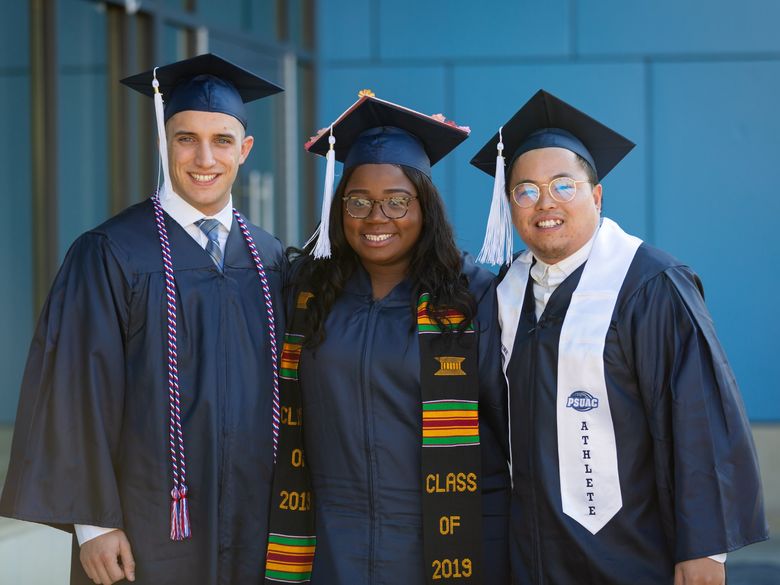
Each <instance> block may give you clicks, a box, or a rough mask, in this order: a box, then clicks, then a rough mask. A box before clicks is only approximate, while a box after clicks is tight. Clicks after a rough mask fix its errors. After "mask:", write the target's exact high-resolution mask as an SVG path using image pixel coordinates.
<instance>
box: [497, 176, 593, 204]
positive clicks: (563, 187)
mask: <svg viewBox="0 0 780 585" xmlns="http://www.w3.org/2000/svg"><path fill="white" fill-rule="evenodd" d="M579 183H590V181H575V180H574V179H572V178H571V177H558V178H557V179H553V180H552V181H550V182H549V183H542V184H541V185H537V184H536V183H518V184H517V185H515V186H514V187H513V188H512V201H514V202H515V204H516V205H517V206H518V207H531V206H532V205H534V204H535V203H536V202H537V201H539V195H540V194H541V187H547V191H548V193H550V197H552V198H553V199H554V200H555V201H557V202H558V203H568V202H569V201H571V200H572V199H574V197H575V196H576V195H577V185H578V184H579Z"/></svg>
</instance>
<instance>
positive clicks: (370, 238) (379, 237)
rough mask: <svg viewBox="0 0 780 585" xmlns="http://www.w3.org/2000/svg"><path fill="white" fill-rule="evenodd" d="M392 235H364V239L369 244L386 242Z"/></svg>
mask: <svg viewBox="0 0 780 585" xmlns="http://www.w3.org/2000/svg"><path fill="white" fill-rule="evenodd" d="M391 235H392V234H363V237H364V238H366V239H367V240H368V241H369V242H384V241H385V240H386V239H388V238H389V237H390V236H391Z"/></svg>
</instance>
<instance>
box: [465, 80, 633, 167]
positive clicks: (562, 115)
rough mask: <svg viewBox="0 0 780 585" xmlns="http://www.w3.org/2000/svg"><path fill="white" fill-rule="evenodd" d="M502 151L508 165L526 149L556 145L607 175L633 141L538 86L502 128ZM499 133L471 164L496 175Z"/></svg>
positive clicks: (629, 148) (629, 149) (631, 145)
mask: <svg viewBox="0 0 780 585" xmlns="http://www.w3.org/2000/svg"><path fill="white" fill-rule="evenodd" d="M501 134H502V137H503V143H504V151H505V152H507V153H510V154H511V156H510V158H509V162H510V164H509V166H507V169H509V168H511V163H512V162H514V160H515V159H516V158H517V157H518V156H520V155H521V154H523V153H524V152H528V151H529V150H534V149H536V148H545V147H551V146H557V147H560V148H566V149H567V150H571V151H572V152H576V153H577V154H579V155H580V156H582V158H584V159H585V160H587V161H588V162H589V163H590V165H591V166H592V167H593V170H594V171H596V175H597V176H598V178H599V179H603V178H604V177H606V176H607V173H609V171H611V170H612V169H613V168H614V167H615V165H617V164H618V163H619V162H620V161H621V160H622V159H623V157H625V156H626V155H627V154H628V153H629V152H630V151H631V149H632V148H634V146H635V145H634V143H633V142H631V141H630V140H628V139H627V138H625V137H624V136H621V135H620V134H618V133H617V132H615V131H614V130H612V129H610V128H608V127H607V126H605V125H604V124H602V123H601V122H599V121H597V120H594V119H593V118H591V117H590V116H588V115H587V114H585V113H583V112H581V111H580V110H578V109H577V108H574V107H572V106H570V105H569V104H567V103H566V102H564V101H563V100H561V99H559V98H557V97H555V96H554V95H552V94H550V93H547V92H546V91H544V90H543V89H540V90H539V91H538V92H536V94H534V96H533V97H532V98H531V99H530V100H528V101H527V102H526V103H525V105H523V107H522V108H520V109H519V110H518V111H517V113H516V114H515V115H514V116H512V118H511V119H510V120H509V121H508V122H506V123H505V124H504V125H503V126H502V128H501ZM498 142H499V134H498V133H496V134H495V135H494V136H493V138H491V139H490V140H488V142H487V144H485V146H483V147H482V150H480V151H479V152H478V153H477V154H476V156H474V158H472V159H471V164H472V165H474V166H475V167H477V168H478V169H479V170H481V171H484V172H486V173H487V174H489V175H495V168H496V167H495V161H496V144H498Z"/></svg>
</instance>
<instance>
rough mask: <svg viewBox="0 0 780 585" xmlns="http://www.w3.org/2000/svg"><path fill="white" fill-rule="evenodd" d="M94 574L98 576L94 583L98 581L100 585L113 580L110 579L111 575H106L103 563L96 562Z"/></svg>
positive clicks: (109, 584)
mask: <svg viewBox="0 0 780 585" xmlns="http://www.w3.org/2000/svg"><path fill="white" fill-rule="evenodd" d="M95 574H96V575H97V578H98V580H97V581H95V583H99V584H100V585H111V584H112V583H113V582H114V581H112V580H111V577H109V576H108V571H106V568H105V567H104V566H103V563H97V565H96V567H95ZM93 581H94V579H93Z"/></svg>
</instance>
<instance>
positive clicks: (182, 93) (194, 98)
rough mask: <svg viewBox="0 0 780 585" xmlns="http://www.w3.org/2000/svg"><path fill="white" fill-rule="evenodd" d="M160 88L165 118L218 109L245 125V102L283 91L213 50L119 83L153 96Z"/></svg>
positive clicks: (133, 76) (217, 110) (166, 119)
mask: <svg viewBox="0 0 780 585" xmlns="http://www.w3.org/2000/svg"><path fill="white" fill-rule="evenodd" d="M155 78H156V79H157V81H158V82H159V91H160V93H162V95H163V97H164V98H165V116H164V120H165V121H166V122H167V121H168V119H169V118H170V117H171V116H173V115H174V114H177V113H179V112H183V111H185V110H197V111H200V112H219V113H222V114H228V115H230V116H233V117H234V118H236V119H238V121H239V122H241V124H242V125H243V126H244V128H246V124H247V115H246V108H245V107H244V104H245V103H248V102H251V101H254V100H257V99H260V98H264V97H267V96H269V95H273V94H275V93H278V92H280V91H284V90H283V89H282V88H281V87H279V86H278V85H276V84H274V83H271V82H270V81H267V80H265V79H263V78H262V77H259V76H257V75H255V74H254V73H252V72H250V71H247V70H246V69H244V68H243V67H239V66H238V65H235V64H234V63H231V62H230V61H228V60H227V59H223V58H222V57H219V56H217V55H214V54H213V53H207V54H205V55H198V56H197V57H193V58H191V59H185V60H184V61H178V62H176V63H171V64H170V65H164V66H162V67H156V68H155V69H150V70H149V71H144V72H143V73H139V74H137V75H132V76H130V77H126V78H124V79H122V80H121V81H120V83H122V84H124V85H126V86H127V87H129V88H131V89H134V90H135V91H137V92H139V93H142V94H144V95H147V96H149V97H154V95H155V93H156V91H157V88H155V87H154V86H153V85H152V82H153V81H154V79H155Z"/></svg>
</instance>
